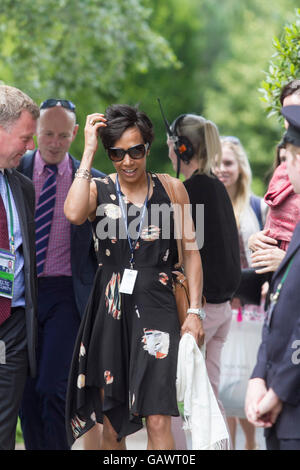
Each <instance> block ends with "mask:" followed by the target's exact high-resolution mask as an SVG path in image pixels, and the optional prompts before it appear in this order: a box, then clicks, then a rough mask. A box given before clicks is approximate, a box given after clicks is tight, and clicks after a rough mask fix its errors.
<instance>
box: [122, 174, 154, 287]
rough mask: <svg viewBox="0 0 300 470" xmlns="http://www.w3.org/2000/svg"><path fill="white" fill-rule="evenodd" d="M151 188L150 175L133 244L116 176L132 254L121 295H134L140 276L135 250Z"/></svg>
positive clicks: (124, 275) (125, 271)
mask: <svg viewBox="0 0 300 470" xmlns="http://www.w3.org/2000/svg"><path fill="white" fill-rule="evenodd" d="M149 187H150V178H149V175H148V191H147V196H146V199H145V201H144V205H143V211H142V216H141V220H140V223H139V228H138V235H137V238H136V240H135V242H133V241H132V240H131V238H130V236H129V234H128V224H127V216H126V210H125V207H124V201H123V198H122V194H121V188H120V183H119V178H118V175H117V176H116V189H117V194H118V198H119V204H120V207H121V212H122V216H123V220H124V222H125V226H126V230H127V239H128V243H129V247H130V253H131V257H130V261H129V263H130V266H131V268H130V269H127V268H126V269H125V270H124V273H123V277H122V281H121V285H120V293H122V294H129V295H131V294H132V293H133V289H134V286H135V281H136V278H137V275H138V271H137V270H136V269H133V265H134V249H135V246H136V243H137V241H138V239H139V237H140V233H141V229H142V223H143V220H144V217H145V212H146V208H147V202H148V196H149Z"/></svg>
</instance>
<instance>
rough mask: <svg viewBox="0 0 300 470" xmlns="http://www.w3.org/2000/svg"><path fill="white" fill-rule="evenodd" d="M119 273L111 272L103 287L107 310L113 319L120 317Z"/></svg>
mask: <svg viewBox="0 0 300 470" xmlns="http://www.w3.org/2000/svg"><path fill="white" fill-rule="evenodd" d="M120 279H121V276H120V273H113V274H112V277H111V279H110V281H109V283H108V284H107V286H106V289H105V303H106V307H107V312H108V313H109V315H111V316H112V317H113V318H114V319H115V320H120V318H121V295H120Z"/></svg>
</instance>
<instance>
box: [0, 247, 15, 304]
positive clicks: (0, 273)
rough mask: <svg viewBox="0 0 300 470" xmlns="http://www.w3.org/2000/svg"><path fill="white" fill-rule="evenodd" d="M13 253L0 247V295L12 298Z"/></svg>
mask: <svg viewBox="0 0 300 470" xmlns="http://www.w3.org/2000/svg"><path fill="white" fill-rule="evenodd" d="M14 273H15V255H14V254H12V253H11V252H10V251H7V250H3V249H0V296H1V297H6V298H8V299H12V298H13V288H14V277H15V275H14Z"/></svg>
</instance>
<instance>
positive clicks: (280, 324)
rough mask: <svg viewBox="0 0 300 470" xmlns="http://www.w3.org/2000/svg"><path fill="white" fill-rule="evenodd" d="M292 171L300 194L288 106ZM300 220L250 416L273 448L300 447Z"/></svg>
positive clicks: (276, 295) (299, 145) (279, 279)
mask: <svg viewBox="0 0 300 470" xmlns="http://www.w3.org/2000/svg"><path fill="white" fill-rule="evenodd" d="M281 112H282V114H283V116H284V117H285V118H286V120H287V121H288V123H289V127H288V130H287V132H286V134H285V136H284V142H285V144H286V158H287V170H288V175H289V178H290V181H291V183H292V185H293V188H294V191H295V192H296V193H300V106H286V107H284V108H282V111H281ZM299 279H300V224H298V225H297V226H296V229H295V231H294V234H293V238H292V240H291V242H290V245H289V248H288V251H287V253H286V256H285V257H284V259H283V261H282V262H281V264H280V266H279V268H278V269H277V271H276V272H275V273H274V275H273V278H272V281H271V285H270V292H272V294H271V296H270V302H269V306H268V309H267V318H266V321H265V324H264V329H263V338H262V344H261V346H260V349H259V352H258V357H257V363H256V366H255V368H254V371H253V374H252V378H251V379H250V381H249V385H248V390H247V396H246V414H247V418H248V420H249V421H250V422H252V423H253V424H254V425H256V426H260V427H264V428H265V437H266V444H267V448H268V450H300V425H299V423H300V309H299V305H300V289H299Z"/></svg>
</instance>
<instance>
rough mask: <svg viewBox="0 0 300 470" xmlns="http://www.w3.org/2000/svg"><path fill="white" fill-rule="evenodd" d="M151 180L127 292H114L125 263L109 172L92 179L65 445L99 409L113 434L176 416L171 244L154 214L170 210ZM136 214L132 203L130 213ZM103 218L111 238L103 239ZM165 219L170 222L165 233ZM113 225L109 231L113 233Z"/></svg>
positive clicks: (173, 246)
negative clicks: (91, 271)
mask: <svg viewBox="0 0 300 470" xmlns="http://www.w3.org/2000/svg"><path fill="white" fill-rule="evenodd" d="M152 177H153V183H154V188H153V194H152V196H151V198H150V200H149V201H148V204H147V209H148V210H147V212H146V217H145V219H144V222H143V225H142V230H141V236H140V238H139V240H138V243H137V245H136V248H135V254H134V261H135V265H134V267H135V269H137V270H138V275H137V279H136V283H135V287H134V291H133V294H132V295H128V294H121V293H120V292H119V287H120V282H121V279H122V276H123V271H124V268H129V267H130V265H129V259H130V249H129V243H128V240H127V237H126V235H124V231H123V232H122V227H124V223H123V218H122V212H121V210H120V207H119V203H118V197H117V193H116V189H115V184H114V182H113V181H112V179H111V178H110V177H106V178H102V179H101V178H99V179H95V182H96V185H97V190H98V209H97V216H96V219H95V221H94V222H93V228H94V233H95V234H96V237H95V241H96V245H98V247H97V252H98V260H99V268H98V271H97V274H96V276H95V280H94V285H93V288H92V292H91V295H90V299H89V302H88V305H87V308H86V312H85V315H84V318H83V321H82V323H81V327H80V330H79V334H78V337H77V342H76V346H75V351H74V355H73V361H72V366H71V371H70V377H69V386H68V396H67V410H66V411H67V412H66V417H67V433H68V439H69V441H70V444H72V442H73V441H74V440H75V439H76V438H77V437H79V436H80V435H82V434H83V433H84V432H86V431H87V430H88V429H90V428H91V427H92V426H93V425H94V424H95V421H97V422H102V420H103V414H105V415H106V416H107V417H108V418H109V420H110V422H111V424H112V426H113V427H114V429H115V431H116V432H117V434H118V439H121V438H122V437H124V436H126V435H128V434H131V433H133V432H136V431H137V430H139V429H140V428H141V427H142V417H144V416H148V415H153V414H162V415H169V416H178V415H179V413H178V408H177V401H176V368H177V352H178V344H179V339H180V326H179V321H178V315H177V310H176V303H175V298H174V295H173V289H172V273H171V272H172V266H173V264H174V261H176V256H177V249H176V242H175V241H174V237H173V216H172V215H171V216H170V215H169V217H166V211H165V210H163V211H162V212H161V213H160V215H159V216H157V212H158V211H157V208H158V205H160V204H165V206H164V207H165V208H166V207H167V208H168V209H169V206H170V200H169V198H168V196H167V194H166V192H165V190H164V188H163V187H162V185H161V183H160V181H159V179H158V178H157V177H156V175H152ZM123 200H124V201H125V206H126V208H127V209H128V224H129V225H130V223H132V224H133V223H134V222H133V221H134V220H136V218H135V217H134V216H132V215H130V214H132V213H134V212H136V210H137V207H136V206H133V204H131V203H130V202H128V201H127V200H126V197H124V196H123ZM155 209H156V210H155ZM140 212H141V209H140V208H139V209H138V214H137V215H139V213H140ZM169 222H170V223H169ZM110 223H111V224H112V225H111V226H110V232H109V233H110V235H109V237H108V236H106V237H104V234H107V232H108V226H109V224H110ZM166 223H167V226H169V225H171V229H170V235H168V230H167V229H166V230H165V227H166V225H165V224H166ZM121 224H122V226H121ZM136 225H137V224H135V226H136ZM113 226H116V233H112V232H113V231H114V230H113V229H112V227H113ZM119 228H120V230H121V232H120V233H123V236H122V237H121V236H120V233H119ZM102 388H103V389H104V403H103V406H102V403H101V400H100V389H102Z"/></svg>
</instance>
